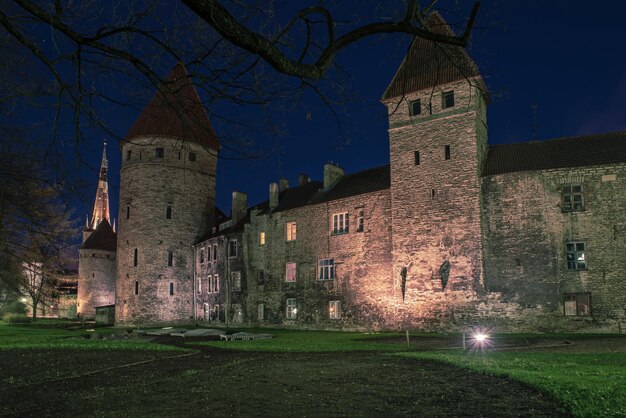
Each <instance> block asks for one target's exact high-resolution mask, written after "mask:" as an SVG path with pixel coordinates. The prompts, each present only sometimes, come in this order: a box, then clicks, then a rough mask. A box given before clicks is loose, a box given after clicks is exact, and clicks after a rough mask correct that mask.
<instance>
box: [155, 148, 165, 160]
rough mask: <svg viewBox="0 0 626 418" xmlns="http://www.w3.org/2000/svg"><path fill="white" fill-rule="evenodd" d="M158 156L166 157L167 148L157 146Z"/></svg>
mask: <svg viewBox="0 0 626 418" xmlns="http://www.w3.org/2000/svg"><path fill="white" fill-rule="evenodd" d="M156 157H157V158H164V157H165V150H164V149H163V148H157V149H156Z"/></svg>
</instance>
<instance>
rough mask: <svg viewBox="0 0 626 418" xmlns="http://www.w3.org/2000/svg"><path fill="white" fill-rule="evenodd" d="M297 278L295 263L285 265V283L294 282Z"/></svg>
mask: <svg viewBox="0 0 626 418" xmlns="http://www.w3.org/2000/svg"><path fill="white" fill-rule="evenodd" d="M296 277H297V267H296V263H287V264H286V265H285V281H286V282H295V281H296Z"/></svg>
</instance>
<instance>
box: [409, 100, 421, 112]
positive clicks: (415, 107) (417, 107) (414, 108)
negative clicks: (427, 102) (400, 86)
mask: <svg viewBox="0 0 626 418" xmlns="http://www.w3.org/2000/svg"><path fill="white" fill-rule="evenodd" d="M421 113H422V102H421V100H419V99H418V100H413V101H411V102H409V114H410V115H411V116H417V115H419V114H421Z"/></svg>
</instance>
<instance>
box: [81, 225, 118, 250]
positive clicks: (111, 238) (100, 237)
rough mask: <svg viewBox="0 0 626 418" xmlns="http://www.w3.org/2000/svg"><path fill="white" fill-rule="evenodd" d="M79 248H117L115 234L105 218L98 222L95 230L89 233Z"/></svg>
mask: <svg viewBox="0 0 626 418" xmlns="http://www.w3.org/2000/svg"><path fill="white" fill-rule="evenodd" d="M80 249H81V250H104V251H116V250H117V235H116V234H115V232H113V228H111V224H110V223H109V221H108V220H107V219H103V220H102V221H101V222H100V223H99V224H98V227H97V228H96V230H95V231H94V232H92V233H91V235H90V236H89V238H87V240H86V241H85V242H83V245H81V246H80Z"/></svg>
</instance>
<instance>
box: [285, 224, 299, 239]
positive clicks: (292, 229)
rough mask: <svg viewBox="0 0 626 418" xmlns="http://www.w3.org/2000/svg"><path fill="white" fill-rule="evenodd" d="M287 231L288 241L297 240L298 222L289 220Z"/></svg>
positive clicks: (286, 226)
mask: <svg viewBox="0 0 626 418" xmlns="http://www.w3.org/2000/svg"><path fill="white" fill-rule="evenodd" d="M285 228H286V232H287V241H295V240H296V232H297V229H296V223H295V222H287V225H285Z"/></svg>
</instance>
